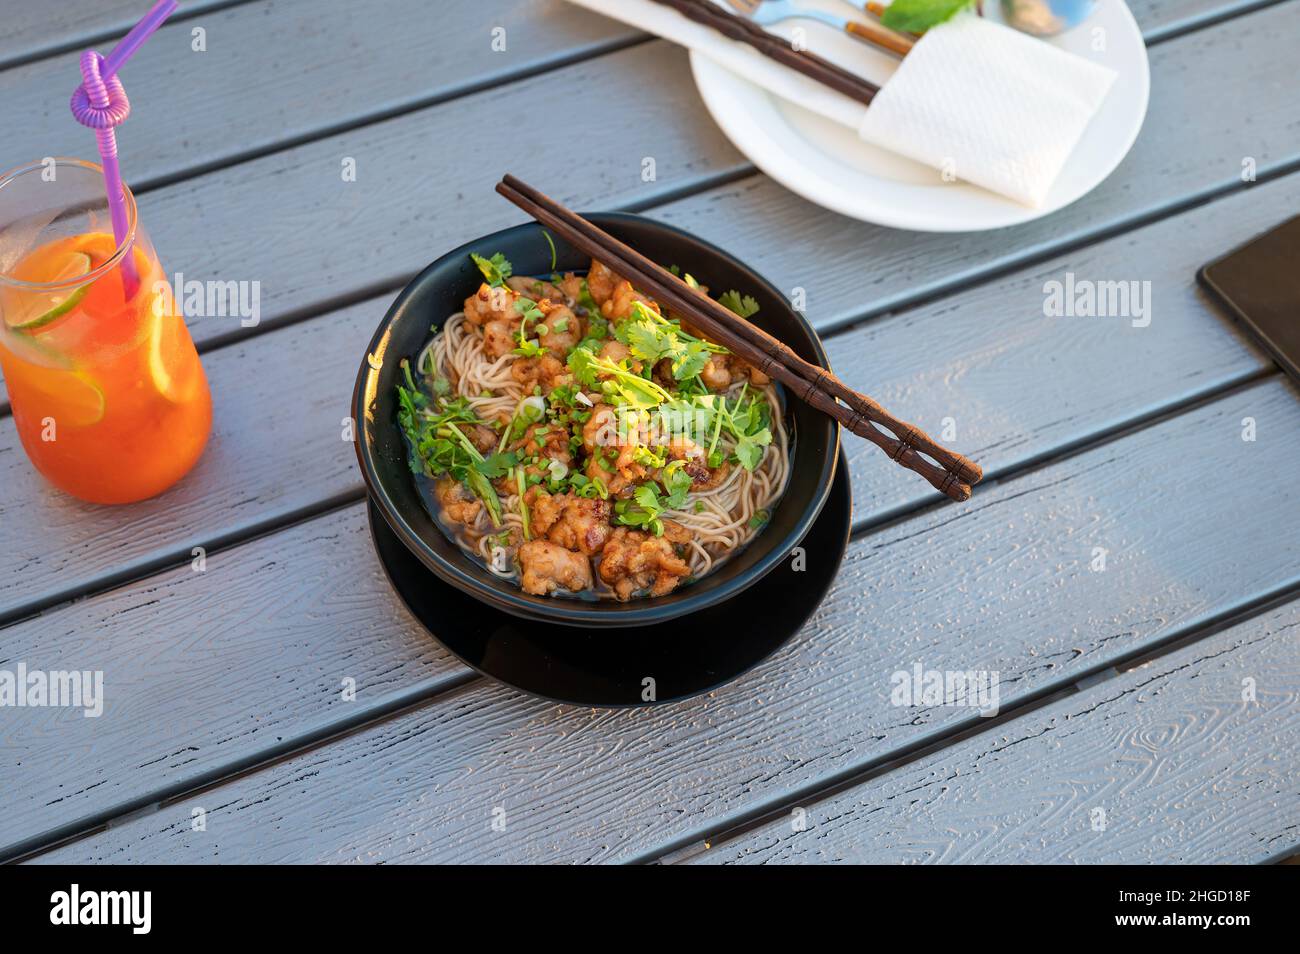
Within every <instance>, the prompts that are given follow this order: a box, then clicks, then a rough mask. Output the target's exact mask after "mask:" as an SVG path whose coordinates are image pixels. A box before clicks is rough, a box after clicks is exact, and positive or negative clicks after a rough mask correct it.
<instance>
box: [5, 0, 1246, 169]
mask: <svg viewBox="0 0 1300 954" xmlns="http://www.w3.org/2000/svg"><path fill="white" fill-rule="evenodd" d="M230 6H231V4H230V0H193V2H187V3H186V4H184V6H183V8H182V14H183V15H184V16H183V20H181V21H179V22H173V23H172V24H169V25H168V26H165V27H163V29H161V30H160V31H159V32H158V33H157V34H155V36H154V37H153V38H151V40H150V42H149V44H148V45H147V46H146V47H144V48H143V49H142V50H141V51H140V52H139V53H137V54H136V56H135V58H134V59H133V61H132V63H131V65H130V66H129V67H128V68H127V69H126V70H125V71H124V72H123V76H124V80H125V82H126V84H127V88H128V90H129V92H130V95H131V97H132V101H133V103H135V105H136V110H135V113H134V114H133V116H132V118H131V121H130V126H129V127H128V129H129V135H128V134H127V133H126V132H124V133H123V135H122V136H121V137H120V149H121V154H122V163H123V168H124V169H125V170H126V172H127V176H128V180H129V181H130V182H132V183H134V184H136V185H137V186H139V185H142V184H149V183H153V182H156V181H158V180H163V179H174V178H177V177H180V176H183V175H185V174H186V172H187V170H189V171H192V170H195V169H198V168H203V167H210V166H212V165H214V164H220V163H223V162H229V161H232V160H233V159H235V158H236V157H238V156H241V155H246V154H247V153H248V152H250V151H256V150H258V149H266V148H271V147H274V146H275V145H276V144H278V143H281V142H284V141H286V140H293V139H301V138H309V137H311V136H313V135H318V134H319V133H320V131H322V130H327V129H331V128H338V127H339V126H341V125H346V124H349V123H356V122H360V121H364V120H366V119H367V118H376V117H378V116H381V115H383V114H384V113H385V112H390V111H392V110H394V109H402V108H410V107H411V106H412V105H414V104H418V103H421V102H427V101H432V100H435V99H439V98H446V97H449V96H455V95H458V94H460V93H463V92H465V91H467V90H471V89H474V88H475V87H477V86H480V85H483V84H485V83H491V82H499V81H501V80H502V79H504V78H506V77H508V76H512V75H519V76H523V75H527V74H529V73H531V72H533V71H536V70H538V69H543V68H547V67H549V66H554V65H555V64H558V63H562V62H565V61H567V60H571V59H576V58H581V57H585V56H590V55H593V54H596V53H599V52H602V51H608V50H610V49H614V48H616V47H618V46H620V45H624V44H626V43H628V42H631V41H632V40H634V39H635V38H636V37H637V36H638V34H637V33H636V32H635V31H633V30H630V29H628V28H627V27H625V26H623V25H622V24H620V23H618V22H617V21H614V20H610V19H608V18H605V17H599V16H593V15H592V14H590V13H588V12H586V11H584V10H582V9H580V8H577V7H574V6H573V5H571V4H569V3H566V2H564V0H540V2H537V0H533V2H521V0H480V2H478V3H456V4H444V5H442V6H440V7H439V8H438V10H437V12H436V16H435V14H434V12H433V10H432V9H431V7H430V6H429V4H428V3H421V2H419V0H387V2H385V3H384V4H382V5H380V6H378V7H376V6H374V5H370V4H334V5H333V6H331V8H330V11H329V15H328V17H326V18H323V17H322V16H321V5H320V4H319V3H312V2H309V0H277V2H256V3H247V2H245V3H242V4H238V5H236V6H233V7H232V8H231V9H223V8H225V7H230ZM1246 6H1247V4H1244V3H1243V2H1242V0H1194V2H1193V3H1190V4H1189V3H1187V2H1185V0H1181V2H1179V3H1172V2H1170V0H1139V2H1135V3H1133V4H1131V7H1132V9H1133V11H1134V15H1135V16H1136V17H1137V19H1138V22H1139V23H1140V24H1141V26H1142V28H1143V31H1144V33H1145V34H1146V35H1148V36H1149V37H1154V36H1156V35H1159V34H1161V33H1162V32H1167V31H1168V30H1169V29H1170V28H1173V27H1181V28H1185V27H1186V25H1188V24H1191V23H1195V22H1197V21H1198V19H1200V18H1203V17H1206V16H1210V15H1216V16H1223V15H1228V14H1232V13H1235V12H1237V11H1239V10H1240V9H1242V8H1244V7H1246ZM140 12H141V5H140V3H139V2H138V0H103V2H97V3H95V4H90V3H69V2H64V3H58V4H43V5H38V4H29V5H28V6H26V7H23V8H18V9H15V10H13V11H8V12H7V13H6V16H5V34H4V36H3V37H0V68H2V67H3V65H4V63H5V62H6V61H9V60H13V59H15V58H20V59H28V58H30V57H31V54H32V52H33V51H39V50H59V51H64V52H63V55H58V56H49V57H48V58H46V59H43V60H40V61H36V62H32V63H29V64H27V65H25V66H24V67H22V68H20V69H19V68H15V69H12V70H10V71H9V72H8V73H6V75H5V88H6V90H7V91H8V92H7V94H6V103H21V104H23V107H24V108H23V118H24V121H23V122H21V123H17V124H12V125H11V126H10V127H9V128H8V129H7V143H8V149H7V152H8V153H9V154H10V155H11V156H13V157H14V159H13V161H14V162H18V161H20V160H21V159H22V158H23V157H27V158H28V159H35V158H38V157H40V156H46V155H88V154H90V153H91V152H93V145H91V144H90V143H89V140H88V139H87V138H86V137H87V134H86V133H85V132H84V131H82V130H80V129H79V128H78V127H76V126H75V125H74V124H72V123H70V122H68V121H67V119H68V117H67V95H70V94H71V90H72V87H74V86H75V85H76V83H77V76H78V74H77V65H76V57H77V54H78V53H79V49H74V47H77V46H78V45H79V44H83V43H90V42H93V41H101V42H100V45H101V46H103V47H104V48H108V47H109V46H111V42H112V41H111V40H110V39H107V38H109V37H112V36H113V35H114V34H115V33H118V32H125V30H126V29H127V28H128V27H129V26H130V25H131V24H132V23H134V21H135V20H136V19H138V18H139V16H140ZM200 14H201V15H200ZM196 26H201V27H202V28H203V29H204V30H205V31H206V33H207V38H208V44H207V50H206V51H204V52H196V51H194V50H193V49H192V39H193V36H192V31H193V29H194V28H195V27H196ZM496 27H503V28H504V29H505V31H506V32H505V36H504V39H505V49H504V50H497V49H494V48H493V46H492V43H493V40H494V35H493V33H492V31H493V29H494V28H496ZM65 88H66V89H67V91H68V92H67V94H66V95H65V94H61V95H59V96H51V93H50V91H51V90H62V89H65ZM593 88H596V87H593ZM322 92H324V93H325V95H322ZM589 99H592V97H586V98H584V100H583V102H584V103H586V102H587V101H588V100H589ZM42 106H43V108H41V107H42ZM38 108H39V109H40V112H39V113H34V112H33V111H34V110H35V109H38ZM33 116H40V117H41V118H42V119H43V120H44V121H41V122H36V123H33V122H31V119H32V118H33Z"/></svg>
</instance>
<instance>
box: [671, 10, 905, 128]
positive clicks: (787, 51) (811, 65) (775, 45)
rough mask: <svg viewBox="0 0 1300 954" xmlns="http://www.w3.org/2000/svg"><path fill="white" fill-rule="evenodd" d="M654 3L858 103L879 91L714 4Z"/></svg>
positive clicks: (815, 55) (839, 68)
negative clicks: (736, 41)
mask: <svg viewBox="0 0 1300 954" xmlns="http://www.w3.org/2000/svg"><path fill="white" fill-rule="evenodd" d="M655 2H656V3H661V4H663V5H664V6H666V7H672V8H673V9H674V10H676V11H677V12H678V13H680V14H681V15H682V16H684V17H687V18H688V19H691V20H694V21H695V22H696V23H702V24H703V25H704V26H707V27H712V28H713V29H715V30H717V31H718V32H719V33H721V34H722V35H723V36H726V37H729V38H731V39H733V40H738V41H740V42H741V43H746V44H748V45H749V46H752V47H754V49H756V50H758V52H760V53H762V54H763V55H764V56H766V57H768V58H769V59H773V60H776V61H777V62H778V63H781V64H782V65H784V66H788V67H790V68H791V69H792V70H795V71H797V72H799V73H802V74H803V75H805V76H807V77H808V78H809V79H812V80H816V81H817V82H818V83H821V84H822V85H823V86H827V87H829V88H830V89H833V90H836V91H838V92H841V93H843V94H844V95H845V96H849V97H851V98H853V99H855V100H857V101H858V102H860V103H870V102H871V100H872V99H873V98H874V97H875V95H876V93H878V92H880V87H879V86H876V85H875V84H874V83H869V82H867V81H866V80H864V79H863V78H862V77H861V76H858V75H857V74H855V73H850V72H849V71H848V70H846V69H844V68H843V67H841V66H836V65H835V64H834V63H832V62H831V61H830V60H825V59H822V58H821V57H820V56H818V55H817V54H816V53H810V52H808V51H807V50H795V49H793V48H792V47H791V46H790V43H789V41H787V40H786V39H785V38H784V37H780V36H777V35H775V34H773V33H768V32H767V31H766V30H764V29H763V28H762V27H760V26H758V25H757V24H756V23H753V22H752V21H750V20H747V19H745V18H744V17H740V16H736V14H734V13H729V12H727V11H726V10H723V9H722V8H721V7H719V6H717V5H716V4H713V3H709V2H702V0H655Z"/></svg>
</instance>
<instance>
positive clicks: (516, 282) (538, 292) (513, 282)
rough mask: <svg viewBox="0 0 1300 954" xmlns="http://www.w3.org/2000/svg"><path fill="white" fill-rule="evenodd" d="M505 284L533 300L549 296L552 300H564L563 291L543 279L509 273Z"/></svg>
mask: <svg viewBox="0 0 1300 954" xmlns="http://www.w3.org/2000/svg"><path fill="white" fill-rule="evenodd" d="M506 286H507V287H508V288H509V289H510V290H511V291H513V292H515V293H517V294H519V295H522V296H523V297H525V298H531V299H532V300H533V301H540V300H541V299H543V298H549V299H551V300H552V301H561V302H562V301H565V300H566V297H565V293H564V292H563V291H562V290H561V289H560V288H559V287H558V286H556V285H553V284H551V283H550V282H548V281H546V280H545V279H541V278H530V277H528V276H527V275H511V276H510V277H509V278H507V279H506Z"/></svg>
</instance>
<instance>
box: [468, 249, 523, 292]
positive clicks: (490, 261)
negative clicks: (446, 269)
mask: <svg viewBox="0 0 1300 954" xmlns="http://www.w3.org/2000/svg"><path fill="white" fill-rule="evenodd" d="M469 257H470V258H472V259H473V260H474V264H475V265H477V266H478V270H479V271H480V272H482V273H483V278H484V279H486V280H487V283H488V284H489V285H491V286H492V287H493V288H500V287H501V286H502V285H504V284H505V282H506V279H507V278H509V277H510V276H511V275H512V274H514V266H512V265H511V264H510V260H509V259H507V258H506V257H505V256H504V255H503V254H501V253H500V252H497V253H496V254H495V255H493V256H492V257H491V258H484V257H483V256H482V255H475V254H474V253H473V252H470V254H469Z"/></svg>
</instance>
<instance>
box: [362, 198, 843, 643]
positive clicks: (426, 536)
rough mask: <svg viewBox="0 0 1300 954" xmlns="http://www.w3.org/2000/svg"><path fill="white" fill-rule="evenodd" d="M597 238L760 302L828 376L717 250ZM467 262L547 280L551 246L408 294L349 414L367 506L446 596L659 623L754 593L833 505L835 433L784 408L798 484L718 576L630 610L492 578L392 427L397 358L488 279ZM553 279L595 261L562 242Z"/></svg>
mask: <svg viewBox="0 0 1300 954" xmlns="http://www.w3.org/2000/svg"><path fill="white" fill-rule="evenodd" d="M587 218H588V219H589V220H591V221H592V222H595V223H596V224H597V225H599V226H600V227H601V228H603V229H605V230H606V231H607V232H609V233H610V234H612V235H614V236H615V237H617V238H618V239H620V240H622V241H624V242H626V243H627V244H629V245H631V246H632V247H634V248H636V249H637V250H638V251H640V252H641V253H642V254H644V255H646V256H647V257H649V258H650V259H652V260H654V261H657V262H659V263H661V264H663V265H679V266H681V268H682V270H683V271H688V272H690V273H691V274H692V275H694V276H695V277H696V278H697V279H699V281H700V282H701V283H702V284H704V285H706V286H708V287H709V288H710V289H713V291H714V293H715V294H716V293H717V292H719V291H725V290H727V289H731V288H735V289H737V290H738V291H740V292H741V293H743V294H747V295H752V296H753V297H754V298H755V299H756V300H757V301H758V303H759V311H758V313H757V314H756V315H755V316H754V317H753V318H752V319H751V320H752V321H754V322H755V323H756V324H757V325H759V326H760V327H761V328H763V329H764V330H766V331H767V332H769V333H771V334H773V335H775V336H776V337H778V338H780V339H781V340H782V341H784V342H785V343H786V344H788V345H789V346H790V347H791V348H793V349H794V350H795V351H796V352H797V353H798V354H799V355H800V356H802V357H803V358H805V359H807V360H808V361H811V362H813V363H814V364H818V365H821V366H823V367H825V366H826V353H825V351H823V349H822V346H821V342H820V341H819V340H818V338H817V334H816V332H814V331H813V329H812V326H811V325H809V324H808V322H807V321H805V320H804V319H803V317H802V316H801V315H799V314H798V313H797V312H795V311H794V310H793V309H791V307H790V305H789V303H788V302H787V301H786V299H785V297H784V296H783V295H782V294H781V293H780V292H779V291H777V289H776V288H774V287H772V285H771V284H770V283H769V282H767V281H766V280H765V279H763V278H762V277H761V276H759V275H758V274H756V273H755V272H753V271H752V270H750V269H749V268H747V267H746V266H745V265H743V264H741V263H740V262H738V261H736V259H734V258H732V257H731V256H730V255H728V254H727V253H726V252H724V251H722V250H721V249H719V248H718V247H716V246H714V245H710V244H709V243H707V242H703V241H701V240H700V239H698V238H695V237H694V236H692V235H689V234H687V233H686V232H683V231H681V230H680V229H675V228H672V227H671V226H667V225H663V224H662V223H659V222H655V221H652V220H650V219H646V218H642V217H640V216H636V215H626V214H621V213H601V214H595V215H589V216H587ZM470 252H477V253H479V254H481V255H491V254H493V253H495V252H502V253H504V254H505V256H506V258H508V259H509V260H510V261H511V262H512V263H513V265H514V270H515V273H516V274H518V275H545V274H549V273H550V272H551V271H552V266H551V246H550V244H549V243H548V242H547V240H546V236H544V235H543V234H542V227H541V226H540V225H537V224H536V223H531V224H528V225H520V226H517V227H515V228H512V229H506V230H504V231H502V232H496V233H494V234H492V235H487V236H484V237H483V238H481V239H476V240H475V241H473V242H470V243H469V244H466V245H463V246H461V247H460V248H458V249H456V250H455V251H453V252H449V253H448V254H446V255H444V256H443V257H442V258H440V259H438V260H437V261H436V262H434V263H433V264H432V265H430V266H429V267H428V268H426V269H425V270H424V271H422V272H421V273H420V274H419V275H417V276H416V277H415V279H414V280H412V282H411V283H410V284H409V285H407V286H406V288H405V289H404V290H403V291H402V293H401V294H400V295H399V296H398V297H397V300H396V301H395V302H393V305H392V307H391V308H389V309H388V314H387V315H385V316H384V320H383V322H382V323H381V324H380V325H379V328H378V330H377V331H376V332H375V335H374V337H373V338H372V339H371V341H370V347H369V348H368V349H367V352H366V354H365V356H364V357H363V358H362V361H361V370H360V371H359V372H358V374H357V384H356V390H355V391H354V393H353V396H352V413H353V416H354V417H355V419H356V420H357V422H358V424H359V430H360V433H359V434H358V440H357V458H358V460H359V461H360V463H361V473H362V475H363V476H364V478H365V481H366V487H367V489H368V490H369V493H370V497H371V499H372V500H373V501H374V503H375V505H376V506H377V507H378V509H379V512H380V513H381V514H382V515H383V517H384V520H385V522H386V523H387V524H388V525H389V526H390V527H391V528H392V530H393V532H394V533H396V534H397V536H398V538H399V539H400V540H401V541H402V543H403V544H405V546H406V547H407V548H408V549H409V550H410V551H411V552H412V553H413V554H414V555H415V556H416V557H417V558H418V559H419V560H420V562H422V563H423V564H424V565H425V566H427V567H428V568H429V569H430V570H431V571H433V572H434V573H435V574H437V575H438V576H439V577H440V578H442V579H443V580H445V581H446V582H448V583H450V584H451V585H453V586H455V587H457V588H458V589H460V590H463V591H464V592H466V593H469V594H470V595H471V596H474V597H476V598H477V599H480V600H482V601H484V602H486V603H488V604H490V605H492V606H494V607H496V608H498V609H501V610H505V611H506V612H508V613H513V614H514V615H516V616H521V617H524V618H525V619H533V620H542V621H545V622H552V623H566V624H569V625H575V626H633V625H646V624H652V623H660V622H664V621H665V620H669V619H672V618H674V617H676V616H681V615H683V614H685V613H691V612H695V611H696V610H699V609H702V608H703V607H706V606H711V605H713V604H714V603H717V602H720V601H722V600H726V599H729V598H731V597H733V596H735V595H736V594H738V593H740V592H741V591H742V590H744V589H746V588H747V587H750V586H753V585H754V584H755V583H757V582H758V581H759V580H761V579H762V578H763V576H764V575H765V574H767V573H768V572H769V571H770V570H771V569H772V568H773V567H774V566H776V565H777V564H778V563H779V562H780V561H781V560H783V559H784V558H785V556H786V555H787V554H788V553H789V552H790V551H791V550H792V549H793V548H794V547H795V546H797V545H798V544H799V541H800V540H802V539H803V537H804V535H805V534H806V533H807V532H808V530H809V528H810V527H811V526H812V524H813V521H814V520H816V518H817V515H818V514H819V513H820V512H821V509H822V506H823V505H824V504H825V503H826V498H827V496H828V495H829V494H830V490H831V482H832V480H833V479H834V477H835V467H836V461H837V459H838V457H839V426H838V425H837V424H836V423H835V422H834V421H832V420H831V419H830V418H828V417H826V416H824V415H823V414H821V413H819V412H817V411H815V410H814V409H813V408H811V407H809V406H808V405H806V404H803V403H802V402H800V401H796V400H787V401H786V420H787V423H788V424H789V426H790V427H791V433H792V435H793V442H794V447H793V458H792V461H791V465H792V466H791V477H790V481H789V485H788V486H787V488H786V491H785V494H784V496H782V498H781V500H780V501H779V502H778V503H777V505H776V506H775V507H774V508H773V512H772V514H771V517H770V519H769V521H768V525H767V526H766V527H764V528H763V530H762V531H761V532H759V533H758V534H756V535H755V537H754V538H753V540H751V541H750V543H749V545H748V546H747V547H745V549H744V550H742V551H741V552H740V553H738V554H736V555H734V556H732V557H731V558H730V559H728V560H727V561H726V562H725V563H723V565H722V566H721V567H719V568H718V569H716V570H714V571H713V572H712V573H710V574H708V575H707V576H705V577H703V578H702V579H699V580H696V581H695V582H693V583H690V584H688V585H685V586H683V587H682V588H681V589H679V590H678V591H676V592H674V593H670V594H669V595H667V596H659V597H654V598H650V599H638V600H632V601H630V602H627V603H620V602H617V601H616V600H580V599H571V598H563V597H560V598H557V597H545V596H532V595H530V594H528V593H525V592H523V591H522V590H521V589H519V588H518V586H516V585H515V584H514V583H512V582H510V581H508V580H502V579H500V578H498V577H496V576H494V575H493V574H491V573H489V572H488V571H487V570H486V569H484V568H483V567H482V566H481V565H479V564H478V563H476V562H475V561H474V560H472V559H471V558H470V557H468V556H466V555H465V553H464V552H463V551H462V550H461V548H460V547H459V546H457V545H456V544H455V543H454V542H452V541H451V540H450V539H448V537H447V536H446V535H445V534H444V533H443V532H442V530H441V529H440V528H439V526H438V524H437V523H436V522H435V521H434V519H433V518H432V517H431V516H430V515H429V512H428V510H426V509H425V505H424V502H423V499H422V497H421V495H420V490H419V488H418V487H417V485H416V481H415V477H414V476H413V475H412V473H411V468H410V465H409V464H408V462H407V461H408V458H407V447H406V442H405V439H404V437H403V435H402V432H401V429H400V428H399V427H398V425H397V393H396V386H397V384H398V382H399V380H400V375H401V368H400V363H401V359H402V358H410V359H412V360H414V358H415V356H416V355H417V354H419V352H420V351H421V349H423V348H424V346H425V344H427V343H428V340H429V337H430V335H431V334H432V333H433V330H434V329H435V328H438V327H440V326H441V324H442V322H443V321H444V320H445V319H446V318H447V317H448V316H449V315H452V314H454V313H455V312H457V311H460V310H461V308H462V306H463V303H464V301H465V299H466V298H467V297H468V296H470V295H472V294H473V293H474V291H475V290H476V289H477V288H478V287H479V284H480V282H481V281H482V276H481V274H480V273H479V271H478V269H477V268H476V267H475V265H474V264H473V262H472V261H471V260H470V257H469V255H470ZM555 254H556V265H555V268H556V269H557V270H559V271H561V272H563V271H583V270H585V269H586V268H587V266H588V265H589V264H590V259H589V258H588V257H587V256H584V255H583V254H582V253H580V252H578V251H577V250H576V249H574V248H573V247H572V246H570V245H568V244H566V243H564V242H562V241H560V240H559V239H555Z"/></svg>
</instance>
